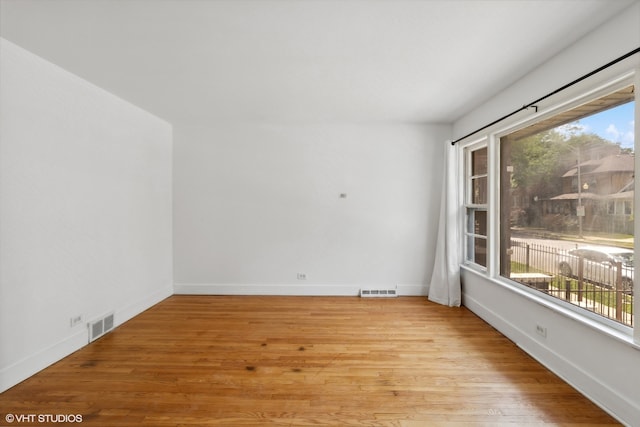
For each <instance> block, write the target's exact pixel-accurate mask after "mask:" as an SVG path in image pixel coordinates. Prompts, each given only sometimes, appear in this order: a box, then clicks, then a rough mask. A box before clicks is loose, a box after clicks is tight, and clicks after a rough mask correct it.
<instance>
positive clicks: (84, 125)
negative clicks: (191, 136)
mask: <svg viewBox="0 0 640 427" xmlns="http://www.w3.org/2000/svg"><path fill="white" fill-rule="evenodd" d="M0 43H1V46H0V49H1V50H2V55H1V56H0V120H1V124H0V200H2V202H1V203H0V235H1V236H2V239H0V264H1V265H2V269H1V270H0V295H2V298H1V299H0V391H3V390H6V389H8V388H10V387H12V386H13V385H15V384H17V383H19V382H20V381H22V380H24V379H26V378H28V377H29V376H31V375H33V374H35V373H36V372H38V371H39V370H41V369H43V368H45V367H46V366H48V365H50V364H52V363H54V362H56V361H58V360H59V359H61V358H62V357H64V356H66V355H68V354H70V353H72V352H74V351H76V350H78V349H80V348H81V347H83V346H84V345H86V344H87V342H88V329H87V323H88V322H91V321H93V320H95V319H96V318H98V317H99V316H102V315H104V314H106V313H108V312H113V313H114V315H115V318H114V320H115V325H116V326H117V325H120V324H122V323H123V322H125V321H126V320H128V319H130V318H131V317H133V316H135V315H137V314H139V313H140V312H142V311H144V310H146V309H147V308H149V307H151V306H152V305H154V304H156V303H158V302H159V301H161V300H163V299H164V298H166V297H168V296H170V295H171V294H172V293H173V270H172V256H173V255H172V182H171V181H172V168H171V161H172V127H171V125H170V124H168V123H167V122H165V121H162V120H160V119H158V118H156V117H154V116H152V115H151V114H149V113H147V112H145V111H143V110H141V109H139V108H138V107H135V106H133V105H131V104H129V103H127V102H125V101H123V100H121V99H119V98H117V97H115V96H113V95H111V94H109V93H108V92H106V91H104V90H102V89H100V88H98V87H96V86H94V85H92V84H90V83H89V82H87V81H85V80H82V79H80V78H79V77H77V76H75V75H73V74H71V73H69V72H67V71H65V70H63V69H61V68H60V67H58V66H56V65H54V64H51V63H49V62H47V61H45V60H43V59H42V58H39V57H37V56H36V55H33V54H32V53H30V52H28V51H26V50H24V49H22V48H20V47H19V46H17V45H15V44H13V43H11V42H9V41H7V40H5V39H0ZM78 317H79V318H80V319H81V321H80V322H78V324H75V325H72V324H71V319H73V318H78Z"/></svg>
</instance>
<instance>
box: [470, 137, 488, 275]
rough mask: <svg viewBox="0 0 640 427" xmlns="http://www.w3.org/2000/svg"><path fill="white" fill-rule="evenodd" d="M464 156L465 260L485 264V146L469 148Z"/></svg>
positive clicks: (486, 166)
mask: <svg viewBox="0 0 640 427" xmlns="http://www.w3.org/2000/svg"><path fill="white" fill-rule="evenodd" d="M465 157H466V167H465V170H466V174H465V175H466V177H467V179H466V191H465V204H466V218H467V224H466V228H465V240H466V251H465V252H466V255H465V257H466V260H467V261H468V262H472V263H475V264H478V265H480V266H482V267H485V268H486V266H487V225H488V221H487V201H488V200H487V199H488V198H487V194H488V192H487V180H488V158H487V147H486V146H484V147H481V148H476V149H469V150H467V151H466V153H465Z"/></svg>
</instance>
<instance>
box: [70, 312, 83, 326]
mask: <svg viewBox="0 0 640 427" xmlns="http://www.w3.org/2000/svg"><path fill="white" fill-rule="evenodd" d="M81 322H82V314H79V315H77V316H73V317H72V318H71V319H69V326H70V327H72V328H73V327H74V326H76V325H77V324H79V323H81Z"/></svg>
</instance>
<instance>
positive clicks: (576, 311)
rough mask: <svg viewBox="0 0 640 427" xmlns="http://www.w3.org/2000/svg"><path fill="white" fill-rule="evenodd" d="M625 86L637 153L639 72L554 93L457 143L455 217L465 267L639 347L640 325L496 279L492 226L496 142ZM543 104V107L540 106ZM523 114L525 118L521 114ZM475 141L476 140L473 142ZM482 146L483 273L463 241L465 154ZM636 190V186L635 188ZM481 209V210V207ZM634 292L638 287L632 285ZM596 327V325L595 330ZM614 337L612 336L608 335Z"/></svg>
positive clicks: (638, 229) (637, 306)
mask: <svg viewBox="0 0 640 427" xmlns="http://www.w3.org/2000/svg"><path fill="white" fill-rule="evenodd" d="M630 84H633V85H635V87H636V92H635V105H636V107H635V135H636V139H635V149H634V151H636V152H638V153H640V141H639V138H640V95H639V94H638V90H637V88H640V69H632V70H626V72H625V71H623V72H621V73H620V74H618V75H617V76H613V77H610V78H608V79H606V80H604V79H602V80H600V81H597V82H588V81H585V82H582V83H581V84H580V85H578V87H576V88H572V90H571V91H567V92H571V93H570V94H568V95H566V94H565V95H564V96H563V95H562V94H559V95H558V96H557V97H555V99H550V100H547V101H545V102H543V103H541V105H538V106H537V108H536V109H535V112H534V111H533V109H531V113H532V114H530V115H529V116H528V117H526V118H524V119H523V118H522V115H520V116H516V118H513V119H511V120H509V121H505V122H503V123H500V124H497V125H494V126H492V127H489V128H488V129H487V130H485V131H484V132H483V133H482V134H479V135H476V137H477V139H475V140H469V141H461V142H460V145H461V147H460V148H461V149H463V153H464V154H463V155H462V156H461V160H462V161H463V165H464V182H463V183H460V187H459V188H461V190H462V191H463V197H464V199H463V201H464V212H463V215H461V219H460V221H461V229H462V231H463V233H462V235H463V236H464V244H463V249H464V250H463V259H464V265H465V266H466V267H469V268H472V269H474V270H476V271H480V272H482V273H484V274H486V275H487V276H488V277H489V278H490V279H492V280H493V281H495V282H498V283H501V284H503V285H504V286H509V287H512V288H516V289H517V291H518V292H519V293H520V294H522V295H523V296H530V297H531V298H535V299H536V300H538V301H540V302H542V303H544V305H548V306H549V307H551V308H552V307H557V309H558V311H560V312H563V313H566V314H567V315H569V316H570V317H573V318H575V319H582V320H583V321H585V322H586V323H588V324H590V325H591V326H593V327H595V328H598V329H602V330H603V331H612V333H613V334H614V335H617V336H628V337H630V338H631V339H632V340H633V342H634V343H635V345H640V324H639V323H637V322H634V326H633V327H629V326H626V325H622V324H620V323H618V322H616V321H614V320H611V319H607V318H606V317H603V316H600V315H598V314H595V313H591V312H589V311H587V310H584V309H582V308H580V307H576V306H574V305H572V304H570V303H567V302H565V301H562V300H559V299H557V298H553V297H551V296H549V295H546V294H544V293H541V292H538V291H535V290H532V289H529V288H527V287H526V286H524V285H521V284H519V283H517V282H515V281H512V280H510V279H508V278H505V277H502V276H500V268H499V262H500V253H501V252H500V251H501V248H500V227H499V224H498V221H499V218H500V188H499V187H500V186H499V180H500V155H499V153H500V138H501V137H504V136H506V135H509V134H511V133H513V132H515V131H517V130H519V129H522V128H525V127H527V126H530V125H532V124H533V123H536V122H539V121H542V120H545V119H547V118H549V117H552V116H555V115H557V114H559V113H561V112H563V111H566V110H570V109H572V108H575V107H577V106H579V105H581V104H585V103H587V102H590V101H592V100H594V99H597V98H599V97H602V96H605V95H606V94H608V93H611V92H614V91H616V90H619V89H622V88H624V87H625V86H628V85H630ZM543 104H544V105H543ZM523 114H526V113H523ZM478 136H479V137H478ZM483 146H488V163H489V164H488V175H489V176H488V187H487V191H488V195H487V196H488V203H487V205H486V208H487V221H488V223H487V260H486V264H487V266H486V268H485V267H483V266H481V265H479V264H476V263H474V262H472V261H471V260H469V254H468V243H467V239H468V236H469V233H468V232H467V231H468V230H467V224H468V209H469V208H473V207H474V205H473V204H470V203H468V202H469V200H470V199H469V198H468V197H469V195H470V189H469V188H468V186H469V181H470V179H469V178H470V177H469V176H468V172H467V171H469V170H470V169H469V167H470V164H469V162H470V155H469V154H468V153H470V152H471V151H475V150H477V149H480V148H482V147H483ZM635 162H636V164H635V168H636V170H640V155H637V156H636V157H635ZM636 180H638V183H640V177H637V178H636ZM639 188H640V187H639ZM483 206H484V205H483ZM638 206H640V191H639V192H636V193H635V194H634V202H633V206H632V212H634V213H635V212H637V207H638ZM634 235H637V236H640V219H638V218H636V219H635V220H634ZM639 246H640V245H634V250H635V254H634V257H635V258H636V259H638V258H637V257H638V253H639V252H640V248H639ZM638 289H640V286H638ZM633 312H634V314H636V315H637V314H638V313H640V293H639V294H638V295H637V297H636V298H634V307H633ZM599 325H600V326H599ZM614 330H615V331H616V332H613V331H614Z"/></svg>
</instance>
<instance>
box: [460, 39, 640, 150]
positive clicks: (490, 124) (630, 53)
mask: <svg viewBox="0 0 640 427" xmlns="http://www.w3.org/2000/svg"><path fill="white" fill-rule="evenodd" d="M638 52H640V47H637V48H635V49H634V50H632V51H631V52H628V53H625V54H624V55H622V56H620V57H618V58H616V59H614V60H613V61H611V62H608V63H606V64H604V65H603V66H601V67H599V68H596V69H595V70H593V71H591V72H589V73H587V74H585V75H584V76H581V77H578V78H577V79H575V80H574V81H572V82H570V83H567V84H566V85H564V86H562V87H559V88H558V89H556V90H554V91H553V92H549V93H548V94H546V95H545V96H543V97H541V98H538V99H536V100H535V101H532V102H530V103H528V104H526V105H523V106H522V107H520V108H518V109H517V110H515V111H513V112H512V113H509V114H507V115H505V116H502V117H500V118H499V119H497V120H494V121H492V122H491V123H489V124H488V125H484V126H482V127H481V128H478V129H476V130H474V131H473V132H470V133H468V134H466V135H465V136H463V137H460V138H458V139H456V140H455V141H451V145H456V143H458V142H460V141H462V140H463V139H465V138H468V137H470V136H471V135H475V134H476V133H478V132H480V131H483V130H485V129H486V128H488V127H491V126H493V125H495V124H496V123H500V122H501V121H503V120H505V119H508V118H509V117H511V116H513V115H514V114H517V113H519V112H520V111H524V110H528V109H529V108H531V107H533V108H535V109H536V112H537V111H538V106H537V105H535V104H537V103H538V102H540V101H543V100H545V99H547V98H549V97H550V96H553V95H555V94H556V93H558V92H562V91H563V90H565V89H567V88H568V87H571V86H573V85H575V84H576V83H579V82H581V81H583V80H584V79H587V78H589V77H591V76H593V75H594V74H597V73H599V72H600V71H602V70H605V69H607V68H609V67H611V66H612V65H615V64H617V63H618V62H620V61H623V60H625V59H627V58H628V57H630V56H633V55H635V54H636V53H638Z"/></svg>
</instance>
